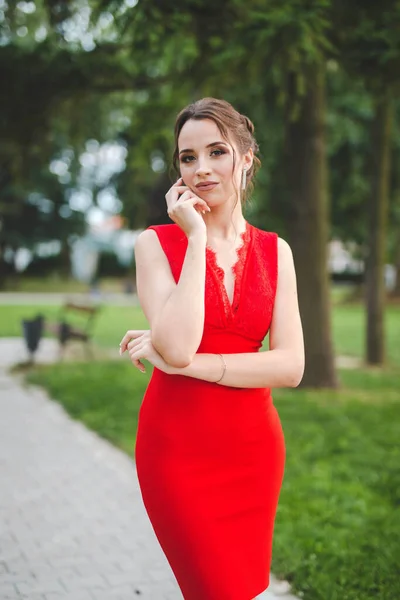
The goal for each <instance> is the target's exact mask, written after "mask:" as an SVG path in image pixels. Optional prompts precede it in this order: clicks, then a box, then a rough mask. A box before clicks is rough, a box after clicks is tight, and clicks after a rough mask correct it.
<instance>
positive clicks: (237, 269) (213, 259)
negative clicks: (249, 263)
mask: <svg viewBox="0 0 400 600" xmlns="http://www.w3.org/2000/svg"><path fill="white" fill-rule="evenodd" d="M240 238H241V243H240V244H239V246H238V247H237V248H236V256H237V259H236V261H235V262H234V264H233V265H232V267H231V269H232V273H233V276H234V287H233V299H232V303H231V302H230V300H229V297H228V293H227V291H226V287H225V271H224V269H223V268H222V267H221V266H220V265H219V264H218V261H217V254H216V252H215V250H213V248H211V247H210V246H208V245H207V246H206V256H207V258H208V264H209V265H210V267H211V269H212V271H213V273H214V274H215V279H216V281H217V285H218V289H219V290H220V294H221V299H222V303H223V306H224V312H225V314H226V315H227V316H228V317H230V318H232V317H233V316H234V314H235V313H236V311H237V309H238V305H239V299H240V290H241V286H242V279H243V273H244V267H245V265H246V259H247V255H248V248H249V244H250V240H251V225H250V223H249V222H248V221H246V228H245V230H244V231H242V233H241V234H240Z"/></svg>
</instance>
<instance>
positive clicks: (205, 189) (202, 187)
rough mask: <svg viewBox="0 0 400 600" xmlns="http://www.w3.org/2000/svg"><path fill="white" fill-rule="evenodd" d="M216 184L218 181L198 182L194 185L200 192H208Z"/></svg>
mask: <svg viewBox="0 0 400 600" xmlns="http://www.w3.org/2000/svg"><path fill="white" fill-rule="evenodd" d="M217 185H218V183H199V184H198V185H196V188H197V189H198V190H200V191H201V192H209V191H211V190H213V189H214V188H215V187H216V186H217Z"/></svg>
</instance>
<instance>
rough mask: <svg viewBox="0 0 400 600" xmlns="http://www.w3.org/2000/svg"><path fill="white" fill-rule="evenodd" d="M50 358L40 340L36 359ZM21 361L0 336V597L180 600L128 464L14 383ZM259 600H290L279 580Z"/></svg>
mask: <svg viewBox="0 0 400 600" xmlns="http://www.w3.org/2000/svg"><path fill="white" fill-rule="evenodd" d="M55 356H57V352H56V348H55V344H54V340H48V339H44V340H42V342H41V346H40V349H39V351H38V353H37V360H38V361H43V362H49V361H51V360H53V359H54V357H55ZM24 360H26V354H25V348H24V344H23V341H22V340H21V339H19V338H9V339H7V338H3V339H1V338H0V490H1V493H0V599H1V600H17V599H19V600H20V599H21V598H26V599H29V600H134V599H135V598H138V599H140V598H142V599H143V600H182V595H181V593H180V591H179V588H178V586H177V584H176V581H175V579H174V576H173V574H172V571H171V569H170V567H169V565H168V563H167V560H166V558H165V556H164V554H163V553H162V551H161V549H160V546H159V544H158V541H157V539H156V537H155V535H154V532H153V530H152V528H151V525H150V522H149V520H148V517H147V515H146V513H145V509H144V506H143V503H142V497H141V494H140V489H139V485H138V481H137V474H136V469H135V463H134V461H133V460H132V459H131V458H129V457H128V456H127V455H125V454H124V453H123V452H120V451H119V450H118V449H116V448H114V447H113V446H112V445H111V444H109V443H108V442H106V441H105V440H103V439H101V438H99V437H98V436H97V435H96V434H95V433H93V432H91V431H89V430H88V429H87V428H86V427H85V426H84V425H82V424H81V423H79V422H77V421H74V420H72V419H71V418H70V417H69V416H68V415H67V414H66V413H65V411H64V410H63V409H62V407H61V406H60V405H59V404H57V403H56V402H53V401H52V400H50V399H49V398H48V397H47V395H46V394H45V393H44V392H43V391H42V390H40V389H39V388H35V387H27V386H25V385H24V384H23V382H22V380H20V379H19V378H18V377H15V376H11V375H10V374H9V372H8V368H9V367H10V366H11V365H12V364H15V363H17V362H23V361H24ZM258 598H260V600H261V599H263V600H296V599H295V598H294V596H291V595H290V594H289V593H288V585H287V584H286V582H277V581H276V580H275V579H273V580H272V584H271V586H270V589H269V590H268V591H267V592H264V593H263V594H262V595H260V596H259V597H258ZM204 600H207V599H204Z"/></svg>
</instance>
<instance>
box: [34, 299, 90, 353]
mask: <svg viewBox="0 0 400 600" xmlns="http://www.w3.org/2000/svg"><path fill="white" fill-rule="evenodd" d="M99 309H100V307H99V306H93V305H85V304H77V303H75V302H70V301H68V302H66V303H65V304H64V305H63V306H62V307H61V309H60V312H59V314H58V317H57V322H56V323H47V324H46V326H45V328H46V330H47V331H50V332H51V333H53V335H55V336H56V337H57V339H58V341H59V343H60V351H61V353H63V352H64V350H65V347H66V345H67V343H68V342H69V341H71V340H78V341H80V342H83V343H84V344H85V348H86V351H91V347H90V341H91V339H92V330H93V325H94V322H95V317H96V315H97V313H98V312H99ZM77 315H79V323H78V322H77V319H76V318H75V317H76V316H77Z"/></svg>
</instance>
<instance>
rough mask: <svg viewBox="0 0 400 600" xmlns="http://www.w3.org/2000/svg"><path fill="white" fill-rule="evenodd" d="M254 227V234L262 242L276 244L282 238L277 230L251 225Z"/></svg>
mask: <svg viewBox="0 0 400 600" xmlns="http://www.w3.org/2000/svg"><path fill="white" fill-rule="evenodd" d="M251 227H252V229H253V236H254V237H255V238H256V240H258V241H259V242H260V243H264V244H268V245H273V246H276V245H277V244H278V240H279V239H280V238H279V236H278V234H277V233H276V232H275V231H267V230H265V229H260V228H259V227H256V226H255V225H251Z"/></svg>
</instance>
